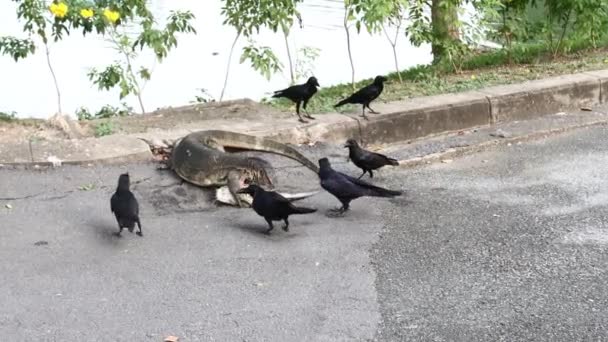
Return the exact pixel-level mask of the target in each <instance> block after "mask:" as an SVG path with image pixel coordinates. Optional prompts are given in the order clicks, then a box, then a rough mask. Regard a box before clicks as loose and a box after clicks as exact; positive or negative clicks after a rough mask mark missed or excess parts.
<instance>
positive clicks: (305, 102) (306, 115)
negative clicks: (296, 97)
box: [302, 100, 315, 120]
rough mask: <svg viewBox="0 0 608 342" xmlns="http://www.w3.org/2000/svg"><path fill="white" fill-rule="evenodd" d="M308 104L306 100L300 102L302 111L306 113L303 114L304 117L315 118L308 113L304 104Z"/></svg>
mask: <svg viewBox="0 0 608 342" xmlns="http://www.w3.org/2000/svg"><path fill="white" fill-rule="evenodd" d="M307 104H308V100H305V101H304V103H303V104H302V108H303V109H304V112H305V113H306V114H304V116H305V117H307V118H309V119H313V120H315V118H313V117H312V116H311V115H310V113H308V110H307V109H306V105H307Z"/></svg>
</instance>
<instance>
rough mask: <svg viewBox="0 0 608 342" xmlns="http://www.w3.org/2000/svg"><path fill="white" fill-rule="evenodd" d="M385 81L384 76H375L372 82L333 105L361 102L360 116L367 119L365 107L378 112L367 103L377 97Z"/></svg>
mask: <svg viewBox="0 0 608 342" xmlns="http://www.w3.org/2000/svg"><path fill="white" fill-rule="evenodd" d="M386 81H387V78H386V77H384V76H376V78H374V82H373V83H372V84H369V85H366V86H365V87H363V88H361V89H359V90H358V91H356V92H355V93H353V94H352V95H351V96H349V97H347V98H346V99H344V100H342V101H340V102H338V103H337V104H336V105H335V106H334V107H335V108H338V107H340V106H342V105H345V104H347V103H353V104H361V105H363V108H362V109H363V113H362V114H361V116H363V118H365V119H366V120H367V116H365V107H367V108H369V111H370V112H371V113H374V114H379V113H378V112H376V111H374V110H373V109H372V108H371V107H370V106H369V104H370V103H371V102H372V101H374V100H375V99H376V98H378V96H380V94H381V93H382V90H384V82H386Z"/></svg>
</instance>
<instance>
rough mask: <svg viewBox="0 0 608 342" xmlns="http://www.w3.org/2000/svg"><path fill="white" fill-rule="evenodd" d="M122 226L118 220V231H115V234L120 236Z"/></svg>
mask: <svg viewBox="0 0 608 342" xmlns="http://www.w3.org/2000/svg"><path fill="white" fill-rule="evenodd" d="M123 229H124V228H123V227H122V226H121V225H120V222H119V223H118V233H115V235H116V236H118V237H121V236H122V235H120V234H121V233H122V230H123Z"/></svg>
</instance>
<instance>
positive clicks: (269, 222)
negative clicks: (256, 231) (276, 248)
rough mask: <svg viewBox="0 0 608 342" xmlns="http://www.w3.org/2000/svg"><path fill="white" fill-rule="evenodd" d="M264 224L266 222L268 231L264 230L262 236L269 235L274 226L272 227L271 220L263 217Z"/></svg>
mask: <svg viewBox="0 0 608 342" xmlns="http://www.w3.org/2000/svg"><path fill="white" fill-rule="evenodd" d="M265 219H266V222H268V229H266V231H264V234H270V232H271V231H272V230H273V229H274V226H273V225H272V220H271V219H269V218H267V217H265Z"/></svg>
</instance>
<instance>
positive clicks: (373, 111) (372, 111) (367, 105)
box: [365, 103, 380, 114]
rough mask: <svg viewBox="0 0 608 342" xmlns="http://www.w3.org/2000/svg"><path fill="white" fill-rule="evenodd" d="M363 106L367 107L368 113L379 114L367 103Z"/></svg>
mask: <svg viewBox="0 0 608 342" xmlns="http://www.w3.org/2000/svg"><path fill="white" fill-rule="evenodd" d="M365 106H366V107H367V108H368V109H369V112H370V113H372V114H380V113H378V112H376V111H375V110H373V109H372V107H370V106H369V103H368V104H366V105H365Z"/></svg>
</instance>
